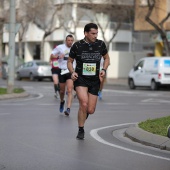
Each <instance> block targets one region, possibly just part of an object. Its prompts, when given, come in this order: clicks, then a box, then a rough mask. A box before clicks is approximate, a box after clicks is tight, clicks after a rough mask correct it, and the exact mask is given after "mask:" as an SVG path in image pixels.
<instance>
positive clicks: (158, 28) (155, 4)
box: [145, 0, 170, 56]
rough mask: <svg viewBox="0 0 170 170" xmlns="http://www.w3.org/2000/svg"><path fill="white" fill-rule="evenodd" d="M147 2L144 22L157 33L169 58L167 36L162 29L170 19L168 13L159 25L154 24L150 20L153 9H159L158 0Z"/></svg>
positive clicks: (169, 46) (169, 13) (169, 47)
mask: <svg viewBox="0 0 170 170" xmlns="http://www.w3.org/2000/svg"><path fill="white" fill-rule="evenodd" d="M147 2H148V12H147V14H146V17H145V19H146V21H147V22H148V23H149V24H151V25H152V26H153V27H154V28H155V30H156V31H158V32H159V33H160V35H161V38H162V41H163V44H164V47H165V50H166V54H167V55H168V56H169V55H170V44H169V42H168V39H167V34H166V31H165V28H164V24H165V22H166V21H167V19H168V18H169V17H170V12H168V13H167V15H166V17H165V18H163V19H162V21H161V22H160V23H158V24H157V23H156V22H154V20H153V19H151V15H152V12H153V10H154V9H156V8H159V3H160V2H159V0H147Z"/></svg>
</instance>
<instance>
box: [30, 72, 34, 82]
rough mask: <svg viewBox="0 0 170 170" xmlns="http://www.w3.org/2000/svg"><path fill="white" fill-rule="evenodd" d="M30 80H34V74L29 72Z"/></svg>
mask: <svg viewBox="0 0 170 170" xmlns="http://www.w3.org/2000/svg"><path fill="white" fill-rule="evenodd" d="M30 81H34V75H33V74H32V73H30Z"/></svg>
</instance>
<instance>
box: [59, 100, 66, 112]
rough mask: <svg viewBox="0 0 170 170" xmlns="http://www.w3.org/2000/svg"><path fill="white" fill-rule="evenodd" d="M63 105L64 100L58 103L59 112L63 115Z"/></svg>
mask: <svg viewBox="0 0 170 170" xmlns="http://www.w3.org/2000/svg"><path fill="white" fill-rule="evenodd" d="M64 103H65V100H64V101H63V102H60V112H61V113H63V110H64Z"/></svg>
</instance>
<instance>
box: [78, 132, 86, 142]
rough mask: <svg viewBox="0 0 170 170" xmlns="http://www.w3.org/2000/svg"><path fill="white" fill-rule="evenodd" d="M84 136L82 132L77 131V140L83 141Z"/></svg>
mask: <svg viewBox="0 0 170 170" xmlns="http://www.w3.org/2000/svg"><path fill="white" fill-rule="evenodd" d="M84 134H85V132H84V131H80V130H79V131H78V134H77V139H80V140H83V139H84Z"/></svg>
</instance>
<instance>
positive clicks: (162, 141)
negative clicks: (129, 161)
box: [125, 125, 170, 151]
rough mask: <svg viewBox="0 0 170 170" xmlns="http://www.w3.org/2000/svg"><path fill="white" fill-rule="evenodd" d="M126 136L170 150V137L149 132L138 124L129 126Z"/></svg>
mask: <svg viewBox="0 0 170 170" xmlns="http://www.w3.org/2000/svg"><path fill="white" fill-rule="evenodd" d="M125 136H126V137H128V138H130V139H131V140H133V141H135V142H139V143H141V144H144V145H147V146H152V147H155V148H159V149H162V150H167V151H170V138H168V137H164V136H159V135H155V134H153V133H149V132H147V131H144V130H143V129H141V128H139V127H138V126H137V125H136V126H134V127H129V128H127V129H126V131H125Z"/></svg>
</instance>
